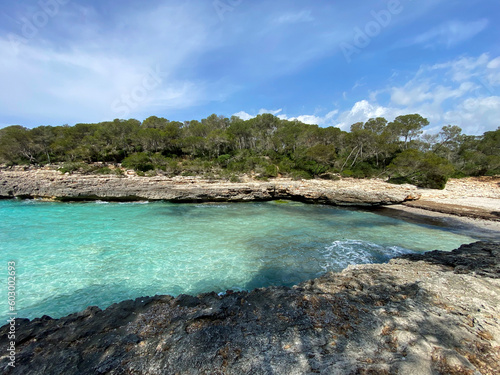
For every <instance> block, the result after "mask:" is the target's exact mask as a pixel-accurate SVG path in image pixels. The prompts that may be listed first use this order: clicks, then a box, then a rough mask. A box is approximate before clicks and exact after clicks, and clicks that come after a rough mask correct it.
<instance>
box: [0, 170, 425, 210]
mask: <svg viewBox="0 0 500 375" xmlns="http://www.w3.org/2000/svg"><path fill="white" fill-rule="evenodd" d="M0 197H2V198H15V197H18V198H45V199H54V200H61V201H76V200H97V199H101V200H121V201H131V200H169V201H173V202H200V201H225V202H238V201H252V200H271V199H294V200H301V201H311V202H320V203H329V204H336V205H365V206H370V205H387V204H397V203H402V202H405V201H409V200H414V199H418V198H419V193H418V191H417V188H415V187H414V186H412V185H392V184H388V183H385V182H383V181H380V180H355V179H343V180H339V181H327V180H302V181H292V180H289V179H276V180H272V181H250V182H243V183H231V182H227V181H220V180H218V181H210V180H206V179H201V178H195V177H174V178H168V177H161V176H156V177H138V176H115V175H109V176H108V175H106V176H102V175H81V174H61V173H60V172H58V171H56V170H50V169H29V170H21V169H14V170H9V169H3V170H0Z"/></svg>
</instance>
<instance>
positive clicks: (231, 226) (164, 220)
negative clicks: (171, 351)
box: [0, 200, 475, 319]
mask: <svg viewBox="0 0 500 375" xmlns="http://www.w3.org/2000/svg"><path fill="white" fill-rule="evenodd" d="M474 241H475V238H472V237H470V235H464V234H457V233H455V232H452V231H450V230H448V229H446V228H440V227H434V226H431V225H425V224H412V223H408V222H405V221H402V220H398V219H395V218H391V217H385V216H381V215H377V214H375V213H371V212H364V211H360V210H346V209H341V208H337V207H333V206H327V205H308V204H302V203H297V202H283V201H276V202H259V203H227V204H210V203H207V204H173V203H165V202H155V203H144V202H143V203H105V202H91V203H53V202H42V201H35V200H27V201H15V200H5V201H0V273H1V274H3V275H4V276H5V277H2V280H3V281H1V285H0V291H1V296H3V297H1V298H0V309H1V310H0V312H1V314H0V315H1V316H2V317H3V316H6V313H7V309H8V305H7V297H6V296H7V265H8V262H9V261H15V263H16V293H17V295H16V310H17V313H18V317H25V318H30V319H31V318H35V317H40V316H42V315H49V316H51V317H53V318H57V317H61V316H64V315H67V314H70V313H73V312H77V311H80V310H83V309H85V308H86V307H87V306H91V305H97V306H99V307H101V308H105V307H107V306H109V305H111V304H112V303H115V302H119V301H122V300H125V299H132V298H137V297H140V296H152V295H156V294H170V295H174V296H175V295H178V294H181V293H184V294H198V293H201V292H209V291H215V292H224V291H226V290H228V289H232V290H249V289H253V288H256V287H264V286H270V285H287V286H291V285H293V284H296V283H299V282H301V281H304V280H307V279H310V278H314V277H317V276H320V275H321V274H323V273H324V272H327V271H340V270H342V269H343V268H345V267H347V266H348V265H350V264H359V263H370V262H385V261H388V260H389V259H390V258H392V257H394V256H397V255H400V254H404V253H408V252H423V251H428V250H433V249H439V250H452V249H454V248H457V247H458V246H460V245H461V244H464V243H471V242H474Z"/></svg>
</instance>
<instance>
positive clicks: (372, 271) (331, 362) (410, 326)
mask: <svg viewBox="0 0 500 375" xmlns="http://www.w3.org/2000/svg"><path fill="white" fill-rule="evenodd" d="M499 306H500V242H497V243H487V242H477V243H474V244H471V245H463V246H461V247H460V248H459V249H457V250H453V251H452V252H443V251H432V252H427V253H424V254H408V255H404V256H401V257H398V258H394V259H392V260H391V261H390V262H389V263H383V264H365V265H356V266H349V267H348V268H346V269H345V270H343V271H341V272H339V273H332V272H330V273H327V274H325V275H324V276H322V277H319V278H317V279H314V280H309V281H306V282H303V283H301V284H299V285H296V286H294V287H291V288H288V287H267V288H259V289H255V290H253V291H249V292H232V291H227V292H226V294H224V295H217V294H216V293H214V292H212V293H205V294H200V295H198V296H189V295H179V296H178V297H176V298H174V297H171V296H154V297H147V296H145V297H140V298H137V299H135V300H127V301H123V302H120V303H116V304H113V305H111V306H110V307H108V308H106V309H105V310H101V309H99V308H98V307H96V306H91V307H88V308H87V309H85V310H84V311H81V312H78V313H75V314H71V315H68V316H66V317H63V318H60V319H52V318H50V317H48V316H44V317H41V318H36V319H33V320H31V321H29V320H27V319H17V320H16V351H17V352H16V361H17V362H16V367H9V366H8V361H9V357H8V356H7V355H5V354H4V355H2V356H0V368H2V369H3V370H5V373H6V374H12V375H15V374H23V375H29V374H39V373H41V372H43V373H44V374H62V373H64V374H79V375H85V374H89V375H90V374H95V373H106V374H118V373H141V374H151V375H152V374H157V373H195V371H202V372H206V373H226V374H246V373H252V374H254V373H269V372H270V371H272V373H274V374H287V375H290V374H304V373H332V374H344V373H391V374H392V373H413V372H414V371H415V370H417V369H418V373H422V374H434V373H443V372H445V373H475V372H480V373H497V372H498V371H500V322H499V321H498V319H497V318H496V317H497V316H499V314H500V310H499V309H500V308H499ZM8 330H9V324H7V325H4V326H3V327H0V346H5V347H6V345H7V334H6V332H8ZM195 369H196V370H195Z"/></svg>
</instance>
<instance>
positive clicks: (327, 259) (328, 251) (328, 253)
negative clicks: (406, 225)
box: [321, 240, 413, 272]
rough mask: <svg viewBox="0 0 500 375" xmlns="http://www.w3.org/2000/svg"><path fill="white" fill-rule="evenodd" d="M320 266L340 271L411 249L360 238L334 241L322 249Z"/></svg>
mask: <svg viewBox="0 0 500 375" xmlns="http://www.w3.org/2000/svg"><path fill="white" fill-rule="evenodd" d="M321 252H322V254H323V256H324V259H323V264H321V268H322V269H323V270H324V271H325V272H326V271H340V270H342V269H344V268H346V267H347V266H349V265H352V264H365V263H382V262H387V261H388V260H389V259H391V258H394V257H395V256H398V255H402V254H408V253H411V252H413V251H412V250H409V249H405V248H403V247H399V246H387V247H386V246H382V245H378V244H376V243H372V242H368V241H361V240H343V241H334V242H333V243H332V244H331V245H330V246H326V247H325V248H324V249H323V250H322V251H321Z"/></svg>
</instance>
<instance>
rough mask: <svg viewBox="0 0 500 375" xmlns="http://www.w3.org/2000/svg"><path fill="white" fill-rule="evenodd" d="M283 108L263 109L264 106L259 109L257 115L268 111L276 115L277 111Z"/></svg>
mask: <svg viewBox="0 0 500 375" xmlns="http://www.w3.org/2000/svg"><path fill="white" fill-rule="evenodd" d="M282 111H283V109H282V108H280V109H275V110H272V109H265V108H262V109H260V110H259V115H262V114H264V113H270V114H272V115H277V114H278V113H280V112H282Z"/></svg>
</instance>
